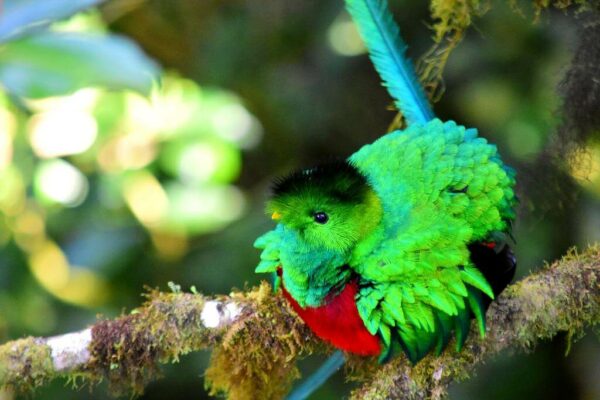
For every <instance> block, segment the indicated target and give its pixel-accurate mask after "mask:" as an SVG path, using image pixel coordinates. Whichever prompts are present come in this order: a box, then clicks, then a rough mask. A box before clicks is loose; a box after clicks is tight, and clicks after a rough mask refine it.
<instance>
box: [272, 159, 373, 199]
mask: <svg viewBox="0 0 600 400" xmlns="http://www.w3.org/2000/svg"><path fill="white" fill-rule="evenodd" d="M368 189H369V186H368V183H367V179H366V178H365V177H364V176H363V175H362V174H361V173H360V172H359V171H358V169H357V168H356V167H355V166H353V165H352V164H350V163H349V162H348V161H347V160H336V161H332V162H328V163H325V164H320V165H318V166H316V167H313V168H308V169H303V170H299V171H296V172H293V173H291V174H290V175H287V176H284V177H282V178H279V179H277V180H275V182H274V184H273V186H272V198H273V200H277V199H278V198H282V197H287V196H295V195H301V194H304V193H306V192H317V193H322V194H324V195H326V196H328V197H330V198H332V199H335V200H337V201H340V202H342V203H359V202H361V201H362V200H363V199H364V196H365V194H366V192H367V190H368Z"/></svg>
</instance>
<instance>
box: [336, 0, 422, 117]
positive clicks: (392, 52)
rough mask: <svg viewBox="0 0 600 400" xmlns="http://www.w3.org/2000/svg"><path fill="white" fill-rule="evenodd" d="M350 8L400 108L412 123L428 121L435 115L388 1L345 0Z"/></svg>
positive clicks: (383, 79) (372, 56)
mask: <svg viewBox="0 0 600 400" xmlns="http://www.w3.org/2000/svg"><path fill="white" fill-rule="evenodd" d="M345 2H346V8H347V10H348V12H349V13H350V15H351V16H352V19H353V20H354V22H355V23H356V25H357V26H358V30H359V31H360V34H361V36H362V38H363V40H364V42H365V44H366V46H367V48H368V49H369V55H370V57H371V61H373V64H374V65H375V69H376V70H377V72H378V73H379V75H380V76H381V79H382V81H383V85H384V86H386V87H387V89H388V92H389V93H390V96H392V98H393V99H394V101H395V104H396V107H398V109H399V110H400V111H401V112H402V114H403V115H404V117H405V118H406V122H407V123H408V124H409V125H410V124H415V123H425V122H427V121H429V120H431V119H433V117H434V115H433V112H432V111H431V107H430V106H429V102H428V101H427V97H426V96H425V93H424V91H423V88H422V87H421V84H420V83H419V80H418V79H417V75H416V74H415V71H414V68H413V66H412V64H411V62H410V60H408V59H407V58H406V56H405V53H406V44H405V43H404V41H403V40H402V37H401V36H400V29H399V28H398V25H397V24H396V23H395V22H394V19H393V17H392V14H391V13H390V11H389V9H388V2H387V0H345Z"/></svg>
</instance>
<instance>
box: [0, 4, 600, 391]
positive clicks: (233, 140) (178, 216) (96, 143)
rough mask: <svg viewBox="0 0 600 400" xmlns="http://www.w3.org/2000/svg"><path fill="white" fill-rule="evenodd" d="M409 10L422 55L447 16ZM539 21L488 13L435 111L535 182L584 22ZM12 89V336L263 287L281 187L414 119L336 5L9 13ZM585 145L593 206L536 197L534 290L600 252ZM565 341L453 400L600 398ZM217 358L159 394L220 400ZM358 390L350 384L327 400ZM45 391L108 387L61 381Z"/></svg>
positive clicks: (188, 364) (6, 243) (507, 366)
mask: <svg viewBox="0 0 600 400" xmlns="http://www.w3.org/2000/svg"><path fill="white" fill-rule="evenodd" d="M100 3H103V4H101V5H100V8H96V9H92V10H90V9H89V7H90V6H92V5H96V4H100ZM391 3H392V7H393V9H394V11H395V15H396V16H397V18H398V21H399V23H400V26H401V27H402V30H403V34H404V36H405V37H406V39H407V42H408V43H410V44H411V49H410V53H411V55H412V56H413V57H414V58H416V57H417V55H419V54H423V53H424V52H425V51H426V50H427V49H428V48H429V46H430V45H431V41H430V37H431V32H430V31H429V30H428V28H427V27H426V26H425V23H423V22H424V21H425V22H426V21H429V16H428V13H429V10H428V2H425V1H417V0H405V1H392V2H391ZM78 11H84V12H82V13H79V14H75V13H76V12H78ZM73 14H75V15H73ZM530 17H531V15H525V16H524V17H523V16H519V15H517V14H516V13H514V11H513V10H511V9H510V8H509V7H508V6H504V5H501V4H497V5H495V7H494V8H493V9H492V10H491V11H490V12H489V13H487V14H486V15H485V16H484V17H482V18H481V19H479V20H476V21H475V25H476V29H474V30H471V31H469V32H468V34H467V35H466V37H465V39H464V41H463V42H462V43H461V44H460V45H459V46H458V47H457V48H456V49H455V50H454V52H453V53H452V55H451V56H450V59H449V62H448V65H447V67H446V69H445V73H444V76H445V84H446V92H445V94H444V96H443V97H442V99H441V101H440V102H439V103H438V104H437V105H436V107H435V109H436V114H437V115H438V116H439V117H440V118H442V119H454V120H456V121H459V122H460V123H463V124H465V125H467V126H475V127H478V128H479V129H480V132H481V133H482V135H483V136H485V137H488V138H489V139H490V140H491V141H493V142H494V143H497V144H498V146H499V148H500V150H501V152H502V154H503V155H504V158H505V159H506V161H507V162H508V163H509V164H513V165H517V166H519V167H518V171H519V174H535V173H536V171H531V169H528V168H525V167H523V168H521V167H520V166H521V165H525V164H526V163H527V162H529V161H531V160H533V159H534V158H535V157H536V155H537V154H538V153H539V152H540V151H541V150H542V148H543V147H544V146H545V144H546V143H547V142H548V141H549V140H550V136H551V133H552V131H553V129H554V127H555V126H556V125H557V124H558V122H559V118H560V116H559V114H558V110H559V107H560V99H559V97H558V95H557V94H556V91H555V88H556V85H557V83H558V81H559V79H560V77H561V76H562V74H563V72H564V71H565V68H566V65H567V64H568V61H569V48H570V46H571V43H572V42H573V40H574V39H575V30H574V26H575V23H576V20H575V19H573V18H571V17H567V16H565V15H563V14H560V13H552V12H547V13H544V14H543V15H542V16H541V22H540V23H538V24H532V23H531V21H530ZM159 65H161V67H159ZM183 76H185V78H183ZM0 82H1V86H2V93H1V94H0V245H1V246H2V247H1V249H0V340H1V341H5V340H9V339H11V338H16V337H19V336H22V335H51V334H56V333H64V332H67V331H70V330H74V329H80V328H81V327H83V326H85V325H86V324H89V323H91V322H93V321H94V320H95V318H96V314H98V313H100V314H103V315H105V316H107V317H112V316H115V315H118V314H119V313H120V312H121V311H122V310H123V308H130V307H133V306H135V305H137V304H139V303H140V301H141V298H140V293H142V292H143V291H144V289H143V287H144V285H149V286H151V287H155V286H157V287H160V288H162V289H166V288H167V282H169V281H175V282H177V283H179V284H181V285H182V287H183V288H188V287H190V286H192V285H195V286H196V287H197V288H198V289H199V290H201V291H203V292H206V293H219V292H221V293H227V292H228V291H229V290H230V289H231V287H243V286H244V285H245V284H246V283H248V284H254V283H256V282H258V277H256V276H255V275H254V274H253V273H252V271H253V268H254V265H255V264H256V261H257V259H258V257H257V254H256V252H255V250H254V249H253V248H252V246H251V244H252V242H253V240H254V238H255V237H257V236H258V235H259V234H260V233H261V232H263V231H264V230H266V229H267V228H268V227H269V226H270V223H271V222H270V221H268V219H267V218H265V216H264V215H263V211H262V205H263V202H264V198H265V196H266V194H267V192H268V190H267V188H268V182H269V181H270V180H271V179H272V177H273V176H275V175H278V174H281V173H285V172H287V171H289V170H290V169H293V168H297V167H299V166H307V165H311V164H313V163H315V162H318V161H320V160H322V159H324V158H327V157H330V156H346V155H348V154H350V153H351V152H353V151H355V150H356V149H358V147H360V146H361V145H362V144H364V143H368V142H370V141H372V140H374V139H375V138H377V137H378V136H380V135H381V134H382V133H383V132H385V130H386V128H387V126H388V124H389V123H390V122H391V120H392V119H393V118H394V112H393V111H392V110H390V109H389V104H390V101H389V99H388V98H387V95H386V92H385V90H384V89H383V88H381V87H380V85H379V83H378V77H377V75H376V74H375V73H374V71H373V69H372V67H371V65H370V63H369V61H368V59H367V58H366V57H365V56H364V46H362V44H361V43H360V40H359V39H358V36H357V35H356V32H355V30H354V28H353V26H352V25H351V24H350V23H349V19H348V16H347V15H346V14H345V12H344V11H343V10H342V2H341V1H337V0H327V1H319V2H316V1H312V2H285V1H281V0H265V1H261V2H247V1H242V0H227V1H219V2H217V1H202V2H200V1H190V0H147V1H144V0H112V1H106V2H101V1H94V0H77V1H76V0H70V1H62V0H53V1H52V2H50V1H41V0H39V1H34V0H27V1H26V0H5V2H4V9H3V16H2V19H1V20H0ZM259 121H260V122H259ZM263 132H264V135H263ZM587 147H588V148H587V150H588V151H587V153H586V154H587V156H586V157H584V159H585V160H584V161H585V162H582V163H580V164H574V165H573V166H572V170H571V171H570V172H571V174H572V176H573V178H575V184H574V185H573V186H572V190H573V191H578V192H579V191H581V194H580V195H579V196H578V197H573V196H571V195H572V193H565V199H576V200H568V201H563V200H561V198H554V197H553V198H550V196H545V197H544V196H542V197H543V199H544V200H543V204H542V203H541V202H540V203H535V204H532V203H531V202H529V201H525V202H524V207H523V211H522V213H521V214H522V215H521V217H520V219H519V221H518V223H517V226H516V227H515V236H516V238H517V249H516V250H517V254H518V257H519V260H520V261H519V262H520V266H519V276H523V275H526V274H527V273H528V272H529V271H530V270H532V269H534V268H537V267H539V266H540V265H542V261H543V260H544V259H546V260H552V259H554V258H556V257H557V256H559V255H561V254H562V253H564V251H565V250H566V249H567V248H568V247H569V246H571V245H580V246H582V245H585V244H586V243H588V242H593V241H597V240H599V239H600V207H599V199H600V189H599V188H600V144H599V143H597V142H596V143H595V142H590V143H588V144H587ZM547 168H553V167H552V166H551V165H548V166H547ZM535 180H536V179H535V176H533V179H530V180H527V181H528V182H530V181H531V182H535ZM538 185H539V186H540V188H538V187H534V186H533V185H532V186H531V187H526V188H524V191H525V192H524V193H522V196H523V198H524V199H528V198H529V194H530V193H528V192H536V191H538V190H541V191H542V192H543V189H544V187H543V186H544V185H545V182H539V183H538ZM538 198H539V197H538ZM561 203H562V204H563V206H562V207H559V204H561ZM565 205H566V206H565ZM565 348H566V344H565V341H564V339H563V338H558V339H557V340H556V341H554V342H553V343H549V344H547V345H545V346H543V347H542V348H540V349H538V350H537V351H536V353H535V354H534V355H517V356H512V357H509V356H503V357H502V358H501V359H499V360H494V361H492V362H490V363H489V364H488V365H487V366H486V367H485V368H483V369H482V370H481V371H480V373H479V376H478V377H477V378H475V379H473V380H471V381H469V382H467V383H465V384H459V385H456V387H455V388H454V389H453V392H452V396H453V398H456V399H461V398H464V399H470V398H482V397H481V393H482V392H485V393H486V398H490V399H496V398H497V399H504V398H527V399H530V400H531V399H538V398H539V399H544V400H549V399H561V398H572V399H576V398H581V399H592V398H599V397H600V388H599V387H598V386H597V382H596V381H595V380H594V373H597V371H598V370H599V369H600V346H599V345H598V342H597V340H593V339H591V340H590V339H588V340H585V341H583V342H582V343H578V344H576V345H575V346H574V347H573V352H572V354H571V355H570V356H569V357H568V358H565V357H564V351H565ZM320 361H321V360H317V359H309V360H306V361H305V362H304V364H303V368H304V369H305V370H307V371H308V370H310V369H312V368H314V366H315V365H316V364H317V363H318V362H320ZM205 365H206V354H194V355H190V356H188V357H186V358H184V359H183V360H182V362H181V364H178V365H173V366H168V367H167V368H166V375H167V377H166V378H165V379H164V380H161V381H159V382H156V383H155V384H153V385H152V386H151V387H150V388H149V390H148V393H147V394H146V395H144V398H147V399H161V398H170V399H176V398H184V399H187V398H190V397H193V398H202V397H203V396H204V395H203V393H204V392H203V383H202V379H201V377H200V375H201V374H202V371H203V368H204V366H205ZM351 387H352V384H350V383H344V382H343V381H342V377H341V376H338V377H337V378H336V379H334V380H333V381H332V382H330V383H328V384H327V385H326V386H324V387H323V388H321V389H320V390H319V392H318V393H317V394H316V396H315V398H323V399H330V398H339V397H342V396H344V394H346V393H348V391H349V389H350V388H351ZM34 397H35V398H36V399H37V398H39V399H52V398H64V399H70V398H73V399H84V398H85V399H90V398H98V399H100V398H107V397H108V394H107V393H106V391H105V390H103V389H102V388H101V389H94V391H93V392H89V391H88V390H87V389H84V390H83V391H73V390H71V389H70V388H65V387H63V385H62V383H61V382H56V383H54V384H53V385H51V386H49V387H47V388H44V389H42V390H40V391H39V392H38V393H36V394H35V396H34ZM12 398H14V396H13V395H12V394H11V393H1V394H0V399H2V400H4V399H12Z"/></svg>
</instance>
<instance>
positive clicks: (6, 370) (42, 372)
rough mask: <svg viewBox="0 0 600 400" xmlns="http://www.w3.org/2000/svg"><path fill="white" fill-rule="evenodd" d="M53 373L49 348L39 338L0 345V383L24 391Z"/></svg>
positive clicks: (45, 380) (41, 383)
mask: <svg viewBox="0 0 600 400" xmlns="http://www.w3.org/2000/svg"><path fill="white" fill-rule="evenodd" d="M53 375H54V367H53V365H52V358H51V350H50V348H49V347H48V346H47V345H46V344H44V343H43V342H42V341H41V340H40V339H36V338H32V337H29V338H25V339H20V340H16V341H14V342H10V343H8V344H5V345H3V346H0V385H1V384H2V383H3V384H4V385H5V386H6V387H9V388H11V389H14V390H16V391H18V392H26V391H31V390H32V389H34V388H36V387H38V386H41V385H43V384H45V383H46V382H47V381H48V380H50V379H51V378H52V377H53Z"/></svg>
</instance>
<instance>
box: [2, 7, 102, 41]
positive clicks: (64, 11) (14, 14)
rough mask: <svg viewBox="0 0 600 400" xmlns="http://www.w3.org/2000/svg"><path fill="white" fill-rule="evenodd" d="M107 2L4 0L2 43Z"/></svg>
mask: <svg viewBox="0 0 600 400" xmlns="http://www.w3.org/2000/svg"><path fill="white" fill-rule="evenodd" d="M104 1H105V0H46V1H39V0H4V2H3V4H2V18H1V19H0V43H2V42H6V41H8V40H12V39H15V38H17V37H20V36H22V35H24V34H28V33H31V31H35V30H36V29H39V28H41V27H46V26H48V25H49V24H51V23H53V22H55V21H57V20H61V19H64V18H67V17H70V16H71V15H73V14H75V13H77V12H79V11H82V10H85V9H87V8H89V7H92V6H95V5H98V4H100V3H103V2H104Z"/></svg>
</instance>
